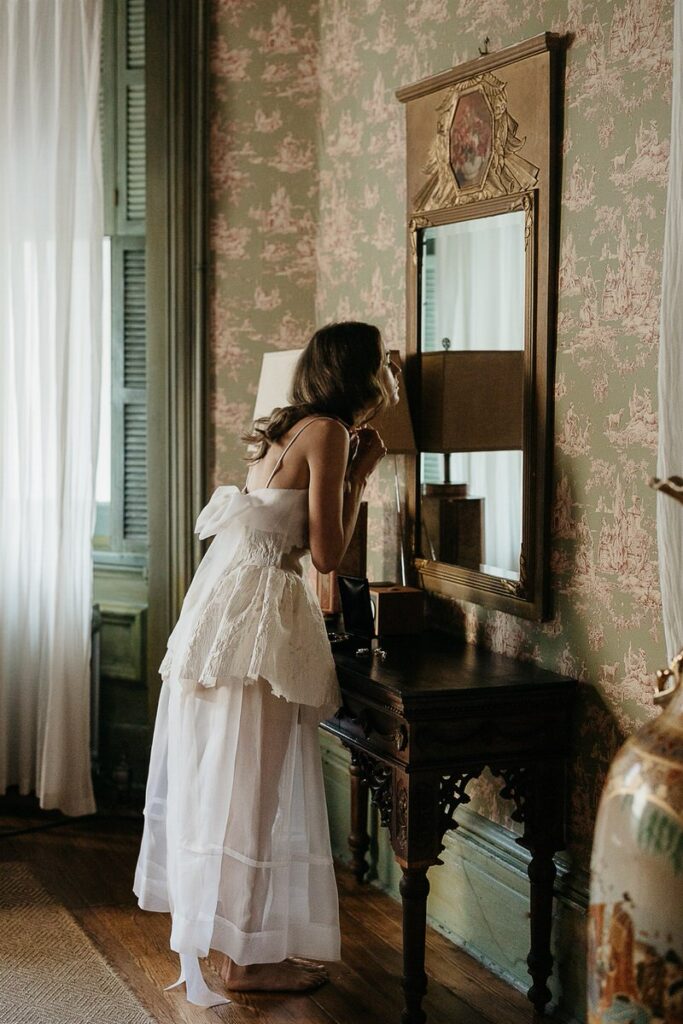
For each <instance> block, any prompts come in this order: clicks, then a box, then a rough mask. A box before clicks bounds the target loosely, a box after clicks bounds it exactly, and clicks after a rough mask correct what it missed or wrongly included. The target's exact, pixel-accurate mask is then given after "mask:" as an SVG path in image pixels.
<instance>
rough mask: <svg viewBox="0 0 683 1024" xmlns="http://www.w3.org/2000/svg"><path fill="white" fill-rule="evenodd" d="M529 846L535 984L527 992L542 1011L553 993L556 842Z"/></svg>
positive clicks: (531, 966) (531, 952) (531, 965)
mask: <svg viewBox="0 0 683 1024" xmlns="http://www.w3.org/2000/svg"><path fill="white" fill-rule="evenodd" d="M529 848H530V849H531V861H530V863H529V867H528V873H529V882H530V900H531V913H530V921H529V923H530V926H531V948H530V950H529V956H528V957H527V961H526V962H527V964H528V966H529V974H530V975H531V977H532V980H533V984H532V985H531V988H530V989H529V991H528V993H527V995H528V997H529V999H530V1000H531V1002H532V1003H533V1005H534V1008H535V1010H536V1012H537V1013H539V1014H542V1013H543V1010H544V1009H545V1006H546V1004H547V1003H548V1002H549V1001H550V996H551V992H550V989H549V988H548V978H549V977H550V972H551V971H552V969H553V958H552V955H551V953H550V930H551V927H552V916H553V883H554V881H555V864H554V862H553V854H554V852H555V844H554V843H548V842H543V841H542V840H541V841H538V842H530V843H529Z"/></svg>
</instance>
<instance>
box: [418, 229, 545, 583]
mask: <svg viewBox="0 0 683 1024" xmlns="http://www.w3.org/2000/svg"><path fill="white" fill-rule="evenodd" d="M434 238H435V254H434V255H435V259H434V265H435V268H436V277H435V317H434V322H435V327H436V332H435V338H434V342H433V344H432V345H430V346H424V347H425V348H427V347H429V348H430V349H437V350H438V349H440V348H441V339H442V338H443V337H447V338H450V339H451V344H452V348H454V349H459V350H462V349H466V350H467V349H521V348H523V347H524V270H525V267H524V214H523V213H515V214H504V215H502V216H498V217H484V218H481V219H477V220H472V221H461V222H459V223H457V224H451V225H448V226H446V227H439V228H438V229H436V231H435V232H434ZM491 415H492V416H495V409H491ZM450 475H451V480H453V481H454V482H467V483H468V484H469V491H470V494H472V495H476V496H478V497H483V498H484V510H485V520H484V561H485V562H486V564H487V565H489V566H492V567H496V568H498V569H502V570H507V571H509V572H513V573H517V572H519V552H520V545H521V539H522V518H521V517H522V453H521V452H486V453H478V452H474V453H471V454H469V453H468V454H461V455H452V456H451V462H450ZM501 494H506V495H508V496H509V497H508V500H507V501H503V502H501V500H500V495H501Z"/></svg>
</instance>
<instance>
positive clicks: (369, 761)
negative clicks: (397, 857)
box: [344, 744, 391, 827]
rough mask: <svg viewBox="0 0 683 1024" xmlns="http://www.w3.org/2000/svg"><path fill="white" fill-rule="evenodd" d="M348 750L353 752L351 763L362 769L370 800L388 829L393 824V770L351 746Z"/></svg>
mask: <svg viewBox="0 0 683 1024" xmlns="http://www.w3.org/2000/svg"><path fill="white" fill-rule="evenodd" d="M344 746H347V744H344ZM347 749H349V750H350V751H351V763H352V764H353V765H356V766H357V767H358V768H359V769H360V772H361V774H362V776H363V778H364V780H365V781H366V782H367V784H368V789H369V790H370V799H371V800H372V803H373V806H374V807H376V808H377V810H378V811H379V820H380V821H381V822H382V824H383V825H384V826H386V827H388V826H389V825H390V823H391V768H390V767H389V765H386V764H384V763H383V762H382V761H378V760H377V759H376V758H374V757H371V756H370V755H369V754H366V753H364V752H362V751H360V750H354V749H353V748H352V747H350V746H347Z"/></svg>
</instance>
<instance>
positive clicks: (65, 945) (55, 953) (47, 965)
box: [0, 862, 154, 1024]
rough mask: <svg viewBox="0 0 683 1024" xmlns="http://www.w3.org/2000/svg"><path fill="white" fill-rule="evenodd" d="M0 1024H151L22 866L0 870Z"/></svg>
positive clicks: (71, 920)
mask: <svg viewBox="0 0 683 1024" xmlns="http://www.w3.org/2000/svg"><path fill="white" fill-rule="evenodd" d="M0 1024H154V1018H153V1017H150V1015H149V1013H148V1012H147V1010H145V1008H144V1007H143V1006H142V1004H141V1003H139V1002H138V1000H137V998H136V997H135V996H134V995H133V993H132V992H131V991H130V989H128V988H127V987H126V985H125V984H124V982H123V981H122V980H121V978H119V977H118V975H117V974H116V973H115V972H114V971H113V970H112V968H111V967H110V966H109V964H108V963H107V961H106V960H105V959H104V957H103V956H102V954H101V953H100V952H99V951H98V950H97V949H96V947H95V946H94V945H93V944H92V942H91V941H90V939H89V938H88V936H87V935H86V934H85V932H84V931H83V929H82V928H80V927H79V925H78V924H77V922H76V921H75V920H74V918H73V917H72V916H71V914H69V912H68V911H67V910H65V908H64V907H62V906H60V905H59V903H57V902H56V901H55V900H53V899H52V897H51V896H50V895H49V894H48V893H47V892H46V891H45V889H44V888H43V887H42V886H41V884H40V883H39V882H38V880H37V879H36V878H35V876H34V875H33V874H32V873H31V871H30V870H29V868H28V867H27V866H26V865H25V864H21V863H15V862H5V863H0Z"/></svg>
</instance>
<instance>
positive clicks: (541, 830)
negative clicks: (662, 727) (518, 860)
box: [501, 761, 566, 1016]
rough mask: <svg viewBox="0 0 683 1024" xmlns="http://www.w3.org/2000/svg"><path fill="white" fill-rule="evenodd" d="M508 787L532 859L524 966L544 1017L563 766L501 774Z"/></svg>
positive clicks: (560, 841) (562, 808)
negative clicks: (526, 949) (527, 935)
mask: <svg viewBox="0 0 683 1024" xmlns="http://www.w3.org/2000/svg"><path fill="white" fill-rule="evenodd" d="M501 774H502V775H503V776H504V778H505V779H506V783H507V786H506V787H504V788H503V790H502V793H503V795H504V796H512V798H513V799H514V800H515V803H516V805H517V813H516V814H515V815H514V817H515V818H516V820H517V821H523V822H524V838H523V839H521V840H520V842H521V843H522V845H523V846H526V848H527V849H528V850H529V852H530V853H531V861H530V863H529V867H528V874H529V882H530V904H531V906H530V911H531V912H530V915H529V924H530V931H531V945H530V949H529V956H528V957H527V964H528V965H529V974H530V975H531V978H532V985H531V988H530V989H529V991H528V993H527V995H528V997H529V1000H530V1001H531V1002H532V1003H533V1006H534V1009H535V1010H536V1012H537V1014H539V1016H540V1015H542V1014H543V1011H544V1010H545V1007H546V1005H547V1003H548V1002H549V1001H550V998H551V992H550V988H549V987H548V979H549V977H550V973H551V971H552V969H553V958H552V955H551V953H550V933H551V928H552V918H553V884H554V882H555V863H554V861H553V855H554V854H555V853H556V851H557V850H561V849H562V848H563V847H564V845H565V838H564V829H565V796H566V784H565V766H564V763H563V762H557V761H551V762H545V763H539V764H536V765H533V766H531V767H529V768H527V769H522V770H521V771H519V770H518V771H516V772H515V770H514V769H513V770H512V771H511V772H509V773H507V777H506V773H504V772H501Z"/></svg>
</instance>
